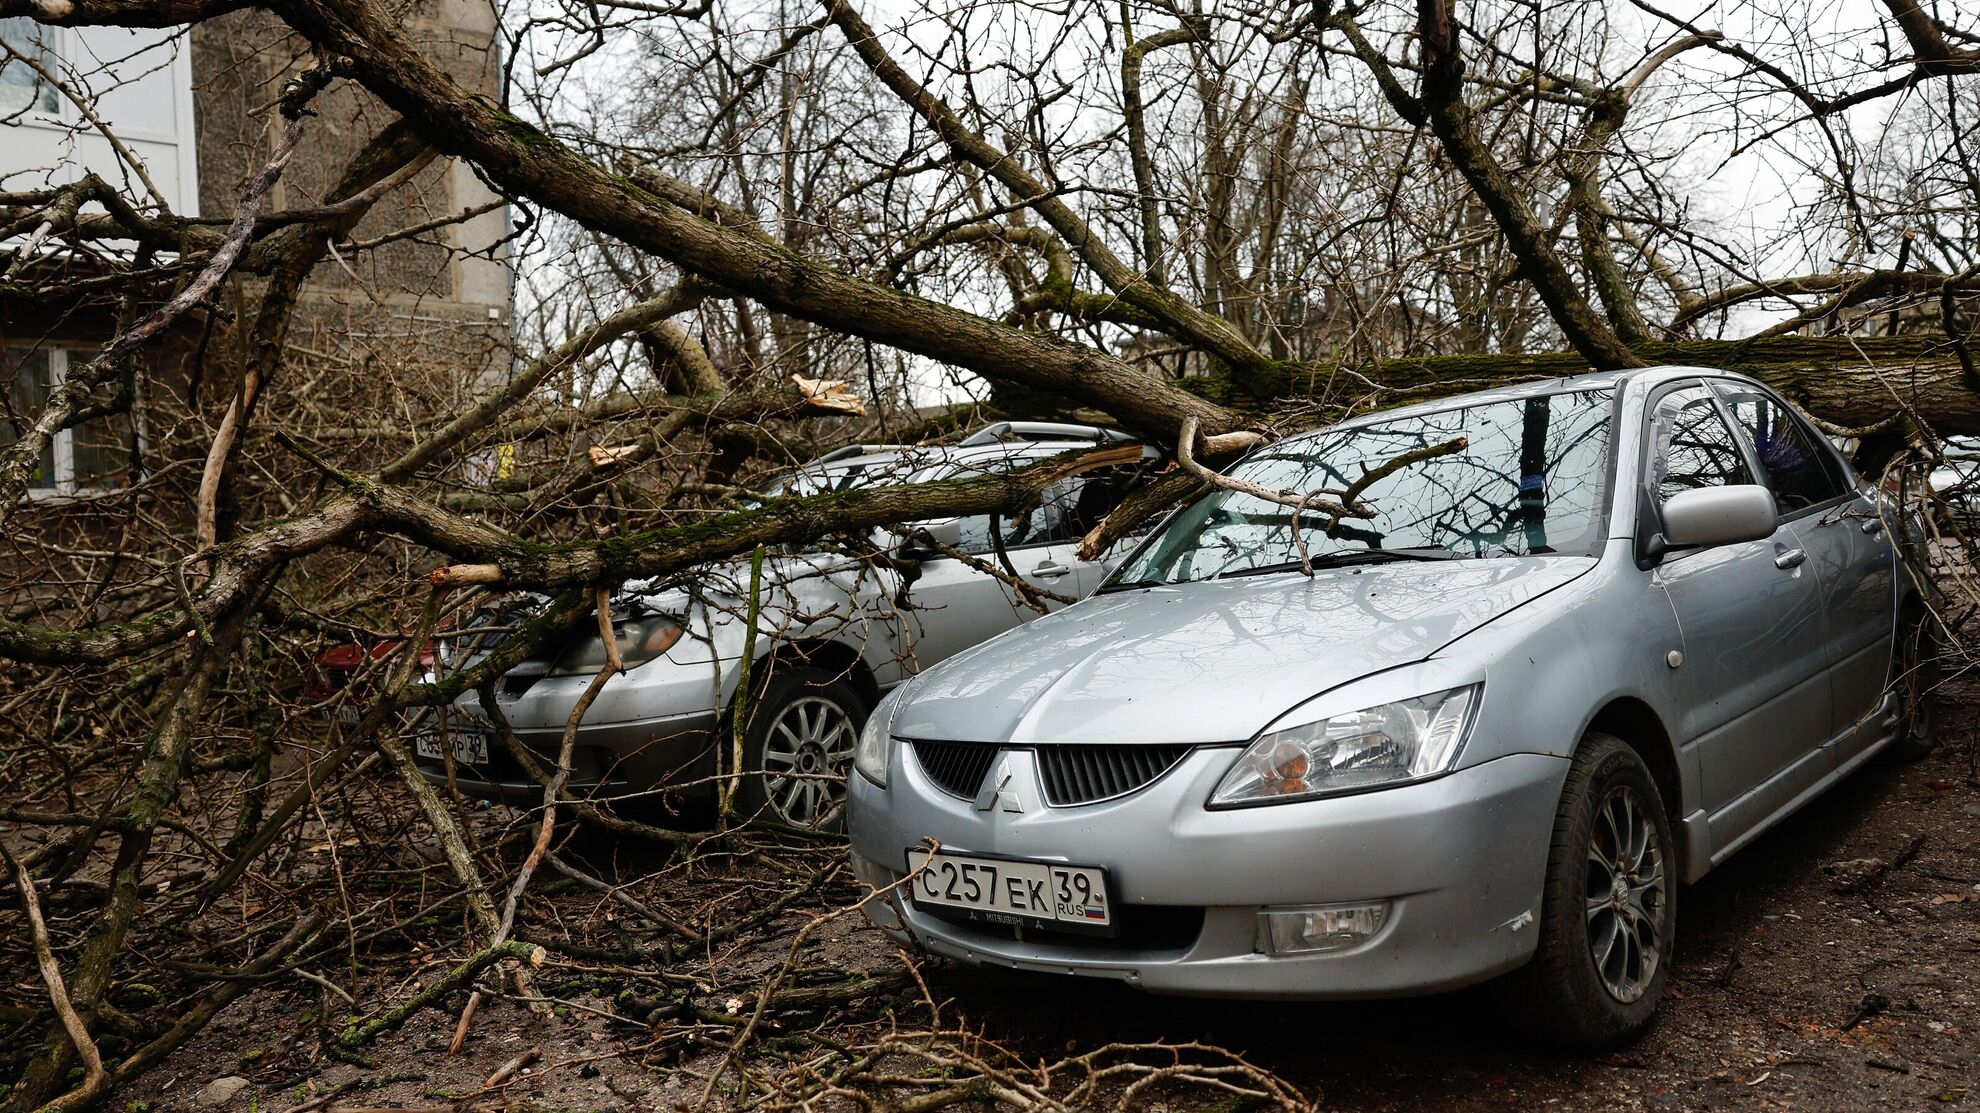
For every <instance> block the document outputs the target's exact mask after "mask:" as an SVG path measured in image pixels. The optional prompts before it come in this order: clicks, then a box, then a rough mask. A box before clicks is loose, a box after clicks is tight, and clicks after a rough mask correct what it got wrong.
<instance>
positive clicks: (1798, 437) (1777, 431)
mask: <svg viewBox="0 0 1980 1113" xmlns="http://www.w3.org/2000/svg"><path fill="white" fill-rule="evenodd" d="M1719 389H1720V392H1721V393H1720V396H1721V397H1722V398H1724V399H1725V403H1726V409H1728V410H1730V411H1731V412H1732V415H1733V424H1735V425H1737V426H1738V427H1739V435H1740V437H1741V439H1743V440H1744V441H1745V442H1746V445H1747V447H1749V448H1751V449H1752V450H1753V458H1754V459H1756V460H1758V461H1760V470H1761V471H1763V472H1765V473H1767V486H1768V487H1769V488H1771V489H1772V490H1773V492H1774V505H1775V506H1777V507H1779V508H1780V512H1781V515H1782V516H1783V517H1785V516H1787V515H1790V514H1793V513H1795V512H1796V511H1798V510H1805V509H1807V508H1808V507H1811V506H1814V505H1816V504H1817V503H1823V502H1827V501H1829V500H1830V499H1832V498H1835V497H1836V496H1838V495H1840V494H1842V493H1843V492H1844V491H1846V490H1848V489H1849V483H1848V480H1847V479H1846V478H1845V475H1844V472H1843V469H1842V462H1841V461H1840V460H1837V459H1836V456H1835V453H1833V452H1831V451H1830V450H1829V448H1828V446H1827V445H1824V444H1819V443H1817V442H1816V440H1815V439H1814V437H1812V436H1811V435H1810V434H1809V432H1808V427H1807V426H1805V425H1803V424H1802V423H1801V419H1800V418H1799V417H1796V416H1795V414H1794V413H1793V411H1791V410H1789V409H1788V408H1787V407H1786V406H1784V405H1782V404H1781V403H1780V402H1779V401H1778V400H1776V399H1775V398H1774V397H1773V396H1771V395H1768V394H1763V393H1761V392H1759V391H1757V390H1753V389H1751V388H1749V387H1740V386H1731V387H1728V386H1721V387H1720V388H1719Z"/></svg>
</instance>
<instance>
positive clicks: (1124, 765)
mask: <svg viewBox="0 0 1980 1113" xmlns="http://www.w3.org/2000/svg"><path fill="white" fill-rule="evenodd" d="M1033 752H1034V753H1036V754H1037V755H1038V776H1039V779H1040V780H1042V781H1044V782H1045V802H1046V803H1048V804H1050V805H1052V806H1053V807H1055V808H1069V807H1072V806H1073V805H1075V804H1091V803H1094V802H1096V801H1099V800H1110V799H1112V798H1114V797H1116V796H1125V795H1127V794H1128V793H1130V792H1133V791H1134V790H1136V789H1138V788H1141V787H1142V786H1144V785H1148V784H1152V783H1153V782H1154V781H1155V779H1156V778H1158V777H1160V776H1161V775H1162V774H1164V773H1167V772H1168V771H1169V770H1170V769H1173V768H1174V767H1175V764H1176V763H1177V762H1179V761H1181V760H1182V759H1183V757H1184V755H1186V754H1188V753H1189V747H1188V746H1040V747H1038V748H1037V749H1036V750H1035V751H1033Z"/></svg>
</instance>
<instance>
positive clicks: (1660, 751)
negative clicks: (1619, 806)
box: [1582, 696, 1704, 877]
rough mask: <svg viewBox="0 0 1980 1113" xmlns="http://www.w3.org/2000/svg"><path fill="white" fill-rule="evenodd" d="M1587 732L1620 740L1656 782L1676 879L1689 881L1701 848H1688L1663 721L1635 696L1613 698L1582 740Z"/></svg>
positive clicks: (1680, 780)
mask: <svg viewBox="0 0 1980 1113" xmlns="http://www.w3.org/2000/svg"><path fill="white" fill-rule="evenodd" d="M1590 731H1599V732H1600V733H1602V734H1609V735H1614V736H1615V737H1617V738H1620V739H1622V741H1623V743H1624V744H1625V745H1627V746H1628V747H1629V748H1630V749H1632V750H1634V751H1636V756H1637V757H1639V758H1641V759H1642V760H1643V764H1644V766H1645V767H1647V768H1648V769H1649V770H1650V779H1651V780H1652V781H1653V782H1655V784H1656V786H1657V793H1658V795H1659V796H1661V797H1662V798H1663V805H1664V816H1665V818H1666V819H1667V820H1669V822H1670V829H1671V833H1672V835H1673V836H1674V838H1675V841H1676V842H1677V850H1678V853H1679V855H1680V856H1681V859H1682V860H1681V861H1680V862H1679V875H1680V876H1683V877H1691V876H1692V873H1691V865H1692V862H1693V861H1694V856H1695V854H1697V853H1698V852H1701V851H1703V850H1704V848H1702V847H1693V846H1692V845H1691V839H1690V832H1689V830H1688V828H1687V825H1686V824H1685V822H1684V816H1685V791H1684V773H1683V767H1682V766H1681V765H1680V764H1679V762H1678V754H1677V747H1676V745H1675V744H1674V743H1673V742H1672V741H1671V733H1670V731H1669V730H1667V729H1666V728H1665V726H1664V721H1663V718H1662V717H1661V716H1659V715H1658V714H1657V712H1656V709H1655V708H1652V707H1651V706H1650V705H1649V704H1647V703H1645V702H1644V701H1642V700H1641V699H1638V698H1636V697H1635V696H1616V697H1614V698H1612V699H1610V700H1609V702H1608V703H1606V704H1604V705H1602V708H1601V709H1600V710H1598V711H1597V712H1595V715H1594V717H1593V718H1591V719H1590V720H1589V721H1588V725H1587V727H1586V728H1584V730H1583V732H1582V733H1583V735H1584V736H1585V735H1586V734H1587V733H1588V732H1590Z"/></svg>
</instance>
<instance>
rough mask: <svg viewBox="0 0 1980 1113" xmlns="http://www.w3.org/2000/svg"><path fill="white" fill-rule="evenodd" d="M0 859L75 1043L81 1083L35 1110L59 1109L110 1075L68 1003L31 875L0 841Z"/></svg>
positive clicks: (100, 1089)
mask: <svg viewBox="0 0 1980 1113" xmlns="http://www.w3.org/2000/svg"><path fill="white" fill-rule="evenodd" d="M0 861H4V862H6V864H7V871H8V872H9V873H11V874H13V876H14V880H15V882H16V885H15V887H16V888H18V889H19V890H20V892H21V909H22V910H23V911H24V912H26V913H27V921H28V933H29V935H30V937H31V938H32V939H33V941H34V961H35V965H36V966H37V967H39V968H40V970H41V980H42V981H43V982H44V983H46V984H47V986H48V1000H49V1003H50V1004H52V1005H54V1006H55V1015H56V1016H57V1017H59V1018H61V1021H62V1030H63V1031H65V1032H67V1033H68V1035H69V1042H70V1043H72V1044H74V1045H75V1047H76V1057H77V1058H79V1059H81V1060H82V1064H83V1084H82V1086H81V1087H79V1088H77V1089H75V1090H71V1091H69V1092H68V1093H67V1094H64V1095H63V1096H62V1097H60V1098H58V1099H56V1100H55V1101H51V1102H49V1103H48V1104H47V1105H44V1106H42V1107H41V1110H40V1111H38V1113H54V1111H55V1110H59V1109H72V1108H76V1107H79V1106H82V1105H87V1104H89V1103H90V1102H93V1101H95V1100H96V1099H97V1098H98V1097H100V1096H101V1095H102V1094H103V1093H104V1092H105V1091H106V1090H108V1089H109V1088H110V1075H109V1073H108V1072H106V1071H105V1070H104V1069H103V1056H102V1055H101V1054H100V1053H99V1052H98V1051H97V1050H96V1041H95V1040H93V1039H91V1038H90V1035H89V1026H88V1025H87V1024H84V1023H83V1019H82V1017H80V1016H78V1015H76V1010H75V1006H73V1005H71V1004H70V1003H69V989H68V986H67V985H66V984H64V983H63V981H62V967H61V964H59V963H57V962H56V961H55V949H54V947H52V946H51V945H50V944H49V942H48V925H47V924H46V923H44V922H43V921H42V919H41V897H40V895H39V894H38V893H36V892H35V889H34V878H33V877H31V876H29V874H28V872H27V871H26V870H25V869H23V868H22V867H21V863H20V861H19V859H17V858H15V857H14V853H13V851H11V850H8V849H7V847H6V844H5V843H0Z"/></svg>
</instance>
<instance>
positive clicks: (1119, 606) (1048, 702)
mask: <svg viewBox="0 0 1980 1113" xmlns="http://www.w3.org/2000/svg"><path fill="white" fill-rule="evenodd" d="M1594 566H1595V561H1594V559H1593V558H1590V557H1557V556H1538V557H1505V558H1495V559H1489V560H1464V561H1450V562H1435V563H1432V562H1421V563H1410V564H1385V565H1377V566H1372V567H1362V568H1340V569H1330V570H1325V571H1320V572H1316V573H1315V574H1314V576H1313V578H1311V579H1308V578H1306V577H1305V576H1302V575H1300V574H1299V573H1297V572H1294V573H1289V574H1283V575H1280V574H1272V575H1261V576H1252V577H1239V578H1234V579H1227V580H1211V581H1204V582H1200V583H1190V584H1177V585H1171V586H1164V587H1155V588H1146V589H1137V590H1132V591H1123V592H1118V593H1110V594H1106V595H1100V596H1096V597H1095V598H1092V599H1089V600H1087V601H1085V602H1082V603H1080V604H1078V605H1077V606H1073V607H1068V608H1066V609H1065V610H1063V611H1059V612H1057V613H1056V614H1052V615H1048V616H1046V617H1044V618H1039V619H1036V620H1034V621H1032V622H1030V623H1027V624H1025V625H1023V626H1020V627H1018V628H1017V629H1015V630H1012V631H1010V632H1008V633H1005V634H1003V635H1001V636H999V637H996V638H993V639H991V640H990V641H987V642H985V643H983V644H982V645H979V646H977V647H975V648H973V649H970V650H967V651H965V652H963V653H961V654H958V655H957V656H956V657H953V658H951V659H950V660H948V661H945V662H943V663H942V664H941V665H938V666H936V667H935V668H932V669H930V670H929V671H928V672H926V673H924V674H923V675H922V676H921V677H919V678H918V679H916V680H915V681H914V683H913V685H912V687H911V688H910V690H909V691H907V692H905V693H903V696H902V700H901V703H900V705H899V707H898V708H897V709H896V711H895V714H894V720H893V724H892V732H893V733H894V734H895V735H896V736H898V737H902V738H923V739H931V740H934V739H940V740H945V741H956V742H1071V743H1098V744H1108V743H1127V742H1139V743H1203V742H1212V741H1216V742H1237V741H1243V740H1245V739H1247V738H1249V737H1251V736H1252V735H1253V734H1255V733H1256V732H1257V731H1259V730H1260V729H1262V728H1263V727H1264V726H1265V725H1266V724H1267V723H1269V722H1271V721H1272V719H1274V718H1276V717H1277V716H1278V715H1280V714H1281V713H1282V712H1284V711H1286V710H1287V709H1289V708H1291V707H1293V706H1294V705H1295V704H1298V703H1301V702H1304V701H1305V700H1307V699H1310V698H1311V697H1313V696H1315V695H1318V694H1319V693H1321V692H1324V691H1326V690H1328V689H1330V688H1333V687H1336V686H1338V685H1340V684H1343V683H1346V682H1347V681H1350V680H1354V679H1356V678H1358V677H1362V676H1366V675H1368V674H1370V673H1374V672H1380V671H1382V670H1383V669H1387V668H1392V667H1394V666H1397V665H1404V664H1409V663H1412V662H1415V661H1420V660H1422V659H1424V658H1425V657H1428V656H1430V655H1431V654H1433V653H1435V652H1436V651H1437V650H1438V649H1440V648H1441V647H1443V646H1445V645H1448V644H1450V642H1451V641H1453V640H1454V639H1457V638H1459V637H1462V636H1464V635H1465V634H1467V633H1469V632H1471V631H1472V630H1475V629H1477V628H1478V627H1480V626H1482V625H1484V624H1485V623H1487V622H1490V621H1491V620H1493V619H1494V618H1497V617H1498V616H1500V615H1502V614H1505V613H1506V612H1507V611H1510V610H1512V609H1513V608H1515V607H1518V606H1519V605H1521V604H1523V603H1526V602H1528V601H1530V600H1532V599H1535V598H1538V597H1539V596H1541V595H1543V594H1545V593H1547V592H1549V591H1552V590H1554V589H1555V588H1558V587H1560V586H1561V585H1563V584H1566V583H1568V582H1569V581H1571V580H1574V579H1575V578H1576V577H1579V576H1581V575H1583V574H1584V573H1586V572H1587V571H1588V570H1589V569H1591V568H1593V567H1594Z"/></svg>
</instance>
